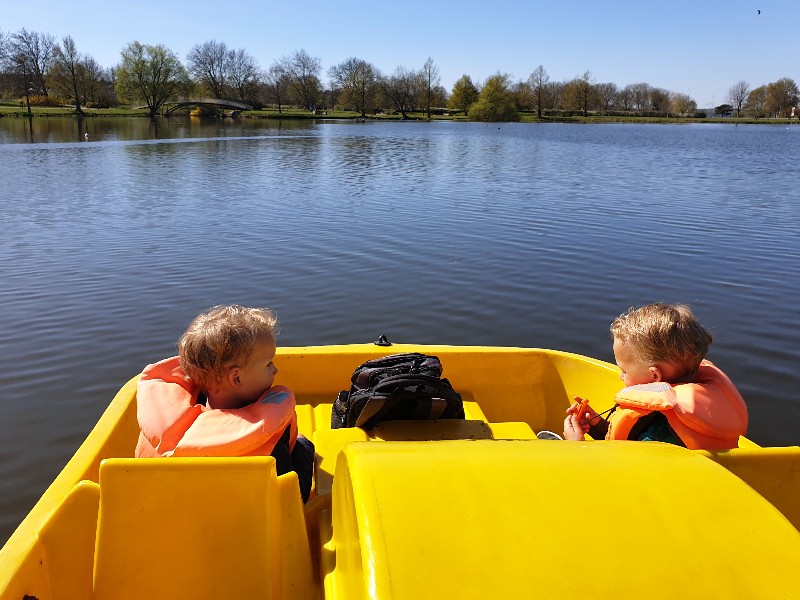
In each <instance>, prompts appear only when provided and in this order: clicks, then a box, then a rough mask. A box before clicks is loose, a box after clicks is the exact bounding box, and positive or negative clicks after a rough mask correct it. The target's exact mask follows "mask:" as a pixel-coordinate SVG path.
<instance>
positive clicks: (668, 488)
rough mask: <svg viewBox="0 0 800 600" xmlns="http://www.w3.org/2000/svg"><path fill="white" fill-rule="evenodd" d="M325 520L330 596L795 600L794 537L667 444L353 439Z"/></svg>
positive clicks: (777, 519)
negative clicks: (329, 536)
mask: <svg viewBox="0 0 800 600" xmlns="http://www.w3.org/2000/svg"><path fill="white" fill-rule="evenodd" d="M332 510H333V541H332V543H330V544H329V549H333V550H335V561H330V562H329V564H333V565H335V566H334V567H333V568H332V571H331V572H329V573H326V581H325V590H326V597H328V598H337V599H340V600H341V599H345V598H346V599H348V600H358V599H361V598H381V599H386V598H393V599H405V598H413V599H414V600H421V599H424V598H482V599H483V598H525V597H542V598H550V599H559V598H564V599H567V598H587V597H591V598H609V599H612V598H613V599H618V598H637V599H639V598H665V599H666V598H669V599H674V598H682V599H687V598H697V599H703V600H707V599H709V598H725V599H729V598H786V597H792V596H793V595H794V597H796V596H797V590H798V587H797V576H796V571H797V565H798V564H800V534H799V533H798V531H797V530H796V529H795V528H794V527H792V525H791V524H790V523H789V522H788V521H787V520H786V518H785V517H784V516H783V515H781V514H780V513H779V512H778V511H777V510H776V509H775V508H774V507H773V506H772V505H770V504H769V503H768V502H766V501H765V500H764V499H763V498H762V497H761V496H760V495H758V494H757V493H755V492H754V491H753V490H752V489H751V488H750V487H749V486H747V485H746V484H744V483H743V482H742V481H741V480H740V479H738V478H737V477H734V476H732V475H731V474H730V473H729V472H728V471H726V470H725V469H723V468H721V467H720V466H719V465H717V464H715V463H714V462H712V461H709V460H707V459H706V458H705V457H703V456H700V455H698V454H695V453H693V452H691V451H689V450H686V449H684V448H679V447H677V446H671V445H667V444H659V443H643V442H541V441H537V440H532V441H442V442H385V443H382V444H374V443H366V444H365V443H354V444H349V445H347V446H346V447H345V448H344V450H343V451H342V453H341V454H340V455H339V460H338V464H337V468H336V478H335V482H334V486H333V507H332Z"/></svg>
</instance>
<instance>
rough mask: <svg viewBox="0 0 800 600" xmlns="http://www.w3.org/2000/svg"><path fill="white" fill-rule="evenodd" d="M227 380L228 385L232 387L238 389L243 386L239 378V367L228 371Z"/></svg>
mask: <svg viewBox="0 0 800 600" xmlns="http://www.w3.org/2000/svg"><path fill="white" fill-rule="evenodd" d="M226 380H227V382H228V385H230V386H231V387H234V388H237V387H239V386H240V385H241V383H242V381H241V379H240V378H239V367H231V368H230V369H228V373H227V376H226Z"/></svg>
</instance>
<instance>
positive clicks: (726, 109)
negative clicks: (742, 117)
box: [714, 104, 733, 117]
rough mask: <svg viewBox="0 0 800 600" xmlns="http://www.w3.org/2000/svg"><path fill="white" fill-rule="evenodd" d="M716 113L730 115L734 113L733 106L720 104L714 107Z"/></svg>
mask: <svg viewBox="0 0 800 600" xmlns="http://www.w3.org/2000/svg"><path fill="white" fill-rule="evenodd" d="M714 114H715V115H722V116H723V117H725V116H730V115H731V114H733V107H732V106H731V105H730V104H720V105H719V106H715V107H714Z"/></svg>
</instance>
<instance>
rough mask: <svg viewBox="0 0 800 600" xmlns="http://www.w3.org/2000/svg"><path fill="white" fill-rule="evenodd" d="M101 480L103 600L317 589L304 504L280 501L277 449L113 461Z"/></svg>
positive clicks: (99, 573) (271, 595)
mask: <svg viewBox="0 0 800 600" xmlns="http://www.w3.org/2000/svg"><path fill="white" fill-rule="evenodd" d="M291 483H294V487H293V488H291V490H292V491H293V492H294V494H295V495H297V496H298V497H299V491H298V490H297V487H296V485H297V484H296V480H292V481H291ZM100 488H101V495H100V518H99V525H98V537H97V549H96V558H95V573H94V585H95V597H96V598H98V599H99V600H105V599H108V600H127V599H131V600H133V599H140V598H148V599H156V598H163V599H165V600H167V599H170V600H172V599H175V598H191V599H192V600H203V599H209V600H210V599H212V598H213V599H217V598H261V599H267V600H269V599H277V598H282V597H286V596H285V593H286V592H285V590H287V589H293V590H296V591H297V593H296V594H293V595H291V597H306V596H307V597H313V593H312V592H311V591H310V590H313V585H312V583H313V582H312V575H311V572H310V560H309V559H308V544H307V538H306V534H305V527H304V524H303V522H302V511H301V510H300V509H299V506H297V505H295V506H291V505H289V506H286V505H285V504H284V503H282V502H281V501H280V498H281V496H282V495H283V496H285V495H286V494H287V491H288V490H289V488H288V487H287V491H284V492H281V491H280V490H279V486H278V484H277V481H276V477H275V462H274V459H272V458H271V457H258V458H235V459H227V458H170V459H114V460H108V461H104V463H103V464H102V466H101V469H100ZM298 518H299V519H300V520H298ZM282 527H285V528H287V533H284V534H281V528H282ZM292 533H294V536H292V535H291V534H292ZM287 540H288V541H290V542H292V543H293V544H294V546H295V547H294V549H292V550H291V551H290V550H288V549H287V548H286V547H285V541H287ZM303 556H305V559H303V560H299V559H298V557H303ZM284 578H288V579H289V581H284V580H283V579H284Z"/></svg>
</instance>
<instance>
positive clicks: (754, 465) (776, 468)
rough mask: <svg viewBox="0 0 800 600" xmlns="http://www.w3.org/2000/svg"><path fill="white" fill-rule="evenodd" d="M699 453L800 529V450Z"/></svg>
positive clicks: (795, 448)
mask: <svg viewBox="0 0 800 600" xmlns="http://www.w3.org/2000/svg"><path fill="white" fill-rule="evenodd" d="M698 452H699V453H702V454H704V455H705V456H708V457H709V458H712V459H714V460H715V461H717V462H718V463H719V464H721V465H722V466H723V467H725V468H726V469H728V470H729V471H730V472H731V473H733V474H734V475H736V476H737V477H740V478H741V479H743V480H744V481H746V482H747V483H749V484H750V485H751V486H752V487H753V489H755V490H756V491H757V492H758V493H759V494H761V495H762V496H764V498H766V499H767V500H769V501H770V502H771V503H772V504H773V505H774V506H775V507H776V508H777V509H778V510H780V511H781V512H782V513H783V514H784V515H785V516H786V518H787V519H789V521H791V523H792V524H793V525H794V526H795V528H796V529H800V447H798V446H790V447H788V448H758V447H753V446H752V445H751V446H748V447H746V448H734V449H733V450H718V451H715V452H709V451H702V450H699V451H698ZM798 590H800V585H798ZM798 595H799V596H800V593H799V594H798Z"/></svg>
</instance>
